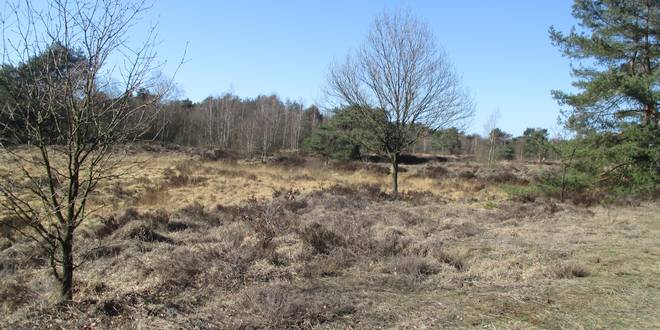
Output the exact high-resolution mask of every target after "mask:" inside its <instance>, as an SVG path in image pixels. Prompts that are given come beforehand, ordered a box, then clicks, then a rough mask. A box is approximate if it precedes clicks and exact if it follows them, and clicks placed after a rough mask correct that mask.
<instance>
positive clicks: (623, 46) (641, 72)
mask: <svg viewBox="0 0 660 330" xmlns="http://www.w3.org/2000/svg"><path fill="white" fill-rule="evenodd" d="M573 16H574V17H575V18H577V19H578V20H579V21H580V26H581V29H580V30H576V29H573V30H572V31H571V32H570V33H569V34H564V33H561V32H559V31H557V30H555V29H554V28H550V37H551V39H552V41H553V43H554V44H555V45H556V46H558V47H559V48H560V49H561V50H562V52H563V54H564V55H565V56H567V57H569V58H572V59H574V60H577V61H581V62H579V65H574V67H573V70H572V71H573V76H575V77H576V78H578V80H577V81H576V82H575V83H574V84H573V85H574V86H575V87H577V89H578V90H579V92H578V93H575V94H571V93H566V92H561V91H553V94H554V97H555V98H556V99H557V100H558V101H559V102H560V104H562V105H567V106H569V107H571V110H569V111H568V112H566V113H565V115H566V123H567V125H568V126H569V127H570V128H572V129H575V130H578V131H583V130H590V129H594V128H596V129H601V130H611V129H615V128H618V127H620V125H621V124H625V123H641V124H644V125H654V126H655V125H657V124H658V121H659V120H660V115H659V114H658V110H657V105H658V101H659V100H660V91H659V89H658V86H659V79H660V74H659V73H658V65H659V64H660V43H659V42H658V41H659V40H658V34H659V33H660V23H659V22H660V20H658V17H660V3H659V2H658V1H642V0H623V1H622V0H576V1H575V3H574V5H573ZM585 60H587V61H585Z"/></svg>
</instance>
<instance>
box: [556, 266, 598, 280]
mask: <svg viewBox="0 0 660 330" xmlns="http://www.w3.org/2000/svg"><path fill="white" fill-rule="evenodd" d="M551 275H552V277H554V278H557V279H563V278H575V277H587V276H589V275H591V272H590V271H589V270H588V269H587V268H586V267H585V266H583V265H579V264H575V263H563V264H559V265H557V266H556V267H555V268H554V269H553V270H552V274H551Z"/></svg>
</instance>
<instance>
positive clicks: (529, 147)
mask: <svg viewBox="0 0 660 330" xmlns="http://www.w3.org/2000/svg"><path fill="white" fill-rule="evenodd" d="M523 138H524V139H525V149H524V152H525V154H527V155H529V156H532V157H534V158H535V159H536V160H537V161H538V162H539V163H541V162H542V161H543V159H544V158H545V157H546V155H547V153H548V130H547V129H544V128H528V129H526V130H525V132H523Z"/></svg>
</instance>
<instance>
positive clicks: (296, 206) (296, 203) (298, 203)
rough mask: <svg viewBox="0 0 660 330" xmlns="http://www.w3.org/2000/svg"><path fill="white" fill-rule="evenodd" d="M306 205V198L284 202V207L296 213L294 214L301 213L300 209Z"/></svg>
mask: <svg viewBox="0 0 660 330" xmlns="http://www.w3.org/2000/svg"><path fill="white" fill-rule="evenodd" d="M307 206H308V203H307V201H306V200H304V199H298V200H295V199H294V200H290V201H287V202H286V203H285V204H284V209H285V210H287V211H289V212H293V213H296V214H301V213H303V212H301V211H302V210H304V209H305V208H307Z"/></svg>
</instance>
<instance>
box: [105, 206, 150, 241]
mask: <svg viewBox="0 0 660 330" xmlns="http://www.w3.org/2000/svg"><path fill="white" fill-rule="evenodd" d="M139 217H140V214H139V212H138V211H137V210H136V209H134V208H132V207H129V208H127V209H126V210H124V214H122V215H120V216H115V215H111V216H109V217H101V218H100V222H101V226H100V227H99V228H98V229H97V230H96V235H97V236H98V237H106V236H109V235H110V234H112V233H114V232H115V231H116V230H117V229H119V228H121V227H123V226H124V225H126V224H127V223H128V222H130V221H132V220H137V219H138V218H139Z"/></svg>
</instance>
